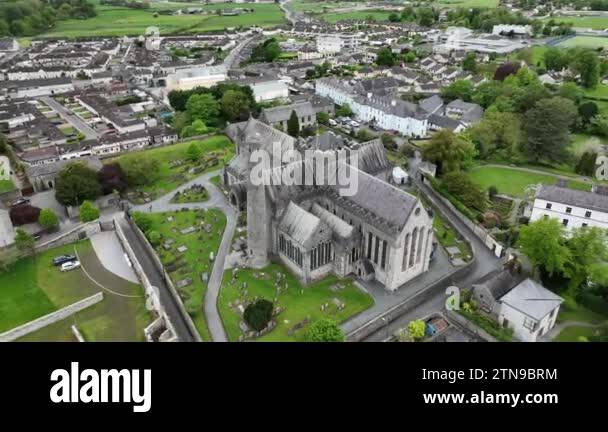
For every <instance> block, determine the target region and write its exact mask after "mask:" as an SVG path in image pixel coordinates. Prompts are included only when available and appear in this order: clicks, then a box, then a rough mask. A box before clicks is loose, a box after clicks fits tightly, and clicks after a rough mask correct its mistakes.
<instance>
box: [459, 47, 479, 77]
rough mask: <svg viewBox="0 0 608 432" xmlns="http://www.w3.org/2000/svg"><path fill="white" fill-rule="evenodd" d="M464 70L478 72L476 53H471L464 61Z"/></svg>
mask: <svg viewBox="0 0 608 432" xmlns="http://www.w3.org/2000/svg"><path fill="white" fill-rule="evenodd" d="M462 68H463V69H464V70H466V71H469V72H472V73H475V72H477V57H476V56H475V53H474V52H470V53H468V54H467V55H466V57H465V58H464V60H463V61H462Z"/></svg>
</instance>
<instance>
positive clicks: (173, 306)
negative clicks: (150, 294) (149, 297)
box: [116, 215, 196, 342]
mask: <svg viewBox="0 0 608 432" xmlns="http://www.w3.org/2000/svg"><path fill="white" fill-rule="evenodd" d="M116 221H117V223H119V224H120V226H121V228H122V230H123V232H124V234H125V236H126V238H127V240H128V242H129V245H130V246H131V247H132V248H133V252H134V253H135V255H136V256H137V259H138V260H139V263H140V264H141V266H142V267H143V269H144V272H145V273H146V276H147V277H148V279H149V280H150V283H151V284H152V285H154V286H155V287H157V288H158V290H159V296H160V301H161V303H162V305H163V306H164V308H165V311H166V312H167V315H168V316H169V319H170V320H171V323H172V324H173V328H174V329H175V333H176V335H177V337H178V339H179V340H180V341H181V342H194V341H195V340H196V336H195V335H193V334H192V333H191V332H190V327H188V325H187V324H186V321H185V319H184V316H183V315H182V314H181V312H180V309H179V306H178V305H177V300H176V299H175V297H174V296H173V295H172V294H171V291H170V290H169V287H168V286H167V284H166V283H165V280H164V278H163V275H162V274H160V273H159V272H158V270H157V269H156V266H155V265H154V261H153V257H151V256H150V254H149V253H148V251H147V249H146V248H144V246H143V245H142V244H141V242H140V241H139V239H138V238H137V235H136V234H135V232H134V231H133V229H132V228H131V225H129V223H128V222H127V221H126V219H125V216H124V215H123V216H119V217H117V218H116Z"/></svg>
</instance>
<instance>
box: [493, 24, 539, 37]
mask: <svg viewBox="0 0 608 432" xmlns="http://www.w3.org/2000/svg"><path fill="white" fill-rule="evenodd" d="M492 34H493V35H498V36H505V35H511V34H512V35H514V36H531V35H532V26H531V25H512V24H499V25H495V26H494V27H492Z"/></svg>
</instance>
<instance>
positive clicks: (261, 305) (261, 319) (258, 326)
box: [243, 299, 274, 332]
mask: <svg viewBox="0 0 608 432" xmlns="http://www.w3.org/2000/svg"><path fill="white" fill-rule="evenodd" d="M273 309H274V307H273V305H272V302H270V301H268V300H265V299H259V300H257V301H256V302H254V303H251V304H249V305H248V306H247V307H246V308H245V312H243V319H244V320H245V322H246V323H247V325H249V327H251V328H252V329H254V330H255V331H258V332H259V331H262V330H264V329H265V328H266V326H267V325H268V323H269V322H270V320H271V319H272V311H273Z"/></svg>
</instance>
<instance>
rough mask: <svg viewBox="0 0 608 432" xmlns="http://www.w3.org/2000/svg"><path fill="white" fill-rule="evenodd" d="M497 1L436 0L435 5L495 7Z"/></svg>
mask: <svg viewBox="0 0 608 432" xmlns="http://www.w3.org/2000/svg"><path fill="white" fill-rule="evenodd" d="M499 2H500V0H437V1H435V5H436V6H438V7H441V6H443V7H453V8H460V7H461V8H495V7H497V6H498V3H499Z"/></svg>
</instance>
